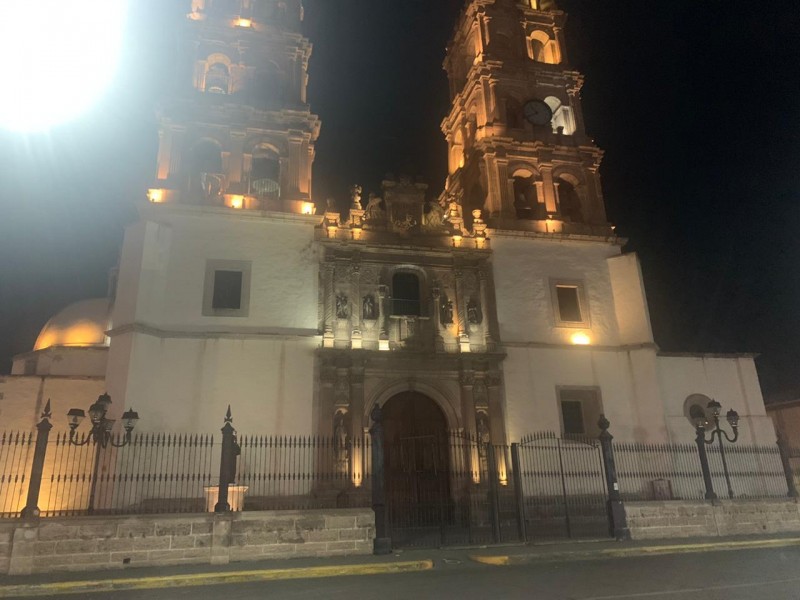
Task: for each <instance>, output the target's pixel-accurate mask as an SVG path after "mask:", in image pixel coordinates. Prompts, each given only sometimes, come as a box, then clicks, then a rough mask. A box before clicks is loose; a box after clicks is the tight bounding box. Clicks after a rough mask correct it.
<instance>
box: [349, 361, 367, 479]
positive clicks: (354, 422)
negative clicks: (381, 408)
mask: <svg viewBox="0 0 800 600" xmlns="http://www.w3.org/2000/svg"><path fill="white" fill-rule="evenodd" d="M364 367H365V365H364V362H363V361H360V360H359V361H356V364H354V365H353V367H352V368H351V369H350V439H351V440H352V443H351V453H350V473H351V474H352V478H351V480H352V483H353V484H354V485H355V486H356V487H358V486H360V485H361V482H362V481H363V477H364V465H365V462H366V461H365V459H366V456H365V455H364V425H365V423H364V371H365V368H364Z"/></svg>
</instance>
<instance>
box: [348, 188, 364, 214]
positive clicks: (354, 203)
mask: <svg viewBox="0 0 800 600" xmlns="http://www.w3.org/2000/svg"><path fill="white" fill-rule="evenodd" d="M361 192H362V188H361V186H360V185H358V184H355V185H354V186H353V187H351V188H350V200H351V203H350V208H352V209H355V210H361Z"/></svg>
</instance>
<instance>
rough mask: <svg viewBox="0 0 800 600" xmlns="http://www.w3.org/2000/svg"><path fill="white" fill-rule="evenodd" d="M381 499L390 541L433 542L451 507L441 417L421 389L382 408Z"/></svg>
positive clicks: (397, 543)
mask: <svg viewBox="0 0 800 600" xmlns="http://www.w3.org/2000/svg"><path fill="white" fill-rule="evenodd" d="M383 424H384V436H385V438H384V440H385V442H384V456H385V469H386V470H385V474H386V475H385V476H386V501H387V512H388V517H389V526H390V529H391V536H392V541H393V543H394V545H395V546H417V545H426V546H430V545H438V544H437V543H436V540H438V539H439V538H440V537H441V531H442V528H443V527H444V526H445V523H446V520H447V518H448V514H449V513H450V512H451V508H450V505H451V498H450V464H449V463H450V456H449V448H448V443H447V440H448V437H447V436H448V434H447V420H446V418H445V416H444V414H443V413H442V411H441V409H440V408H439V407H438V406H437V405H436V403H435V402H434V401H433V400H431V399H430V398H428V397H427V396H425V395H423V394H419V393H416V392H404V393H402V394H398V395H397V396H394V397H393V398H391V399H390V400H389V401H388V402H387V403H386V404H385V405H384V407H383Z"/></svg>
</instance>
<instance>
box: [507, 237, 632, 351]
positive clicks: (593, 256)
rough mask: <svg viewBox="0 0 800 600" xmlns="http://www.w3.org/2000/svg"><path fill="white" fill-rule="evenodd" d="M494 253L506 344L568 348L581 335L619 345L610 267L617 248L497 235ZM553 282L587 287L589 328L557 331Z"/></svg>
mask: <svg viewBox="0 0 800 600" xmlns="http://www.w3.org/2000/svg"><path fill="white" fill-rule="evenodd" d="M492 248H493V251H494V253H493V258H492V263H493V272H494V280H495V287H496V298H497V316H498V319H499V322H500V337H501V340H502V341H503V342H540V343H550V344H568V343H570V338H571V337H572V335H573V334H574V333H575V332H576V331H584V332H586V333H587V334H588V335H589V336H590V337H591V340H592V343H593V344H595V345H617V344H619V343H620V336H619V333H618V327H617V320H616V314H615V309H614V294H613V290H612V285H611V278H610V274H609V268H608V263H607V261H606V259H608V258H609V257H611V256H617V255H619V253H620V249H619V247H618V246H615V245H612V244H608V243H602V242H578V241H566V240H565V241H556V240H541V239H535V238H525V237H518V236H510V235H504V234H502V233H497V232H495V233H494V234H493V237H492ZM551 279H560V280H581V281H583V283H584V286H585V291H586V297H587V299H588V303H589V312H590V316H591V324H590V325H591V326H590V327H588V328H582V329H576V328H572V327H555V323H556V322H555V311H554V306H553V301H552V294H551Z"/></svg>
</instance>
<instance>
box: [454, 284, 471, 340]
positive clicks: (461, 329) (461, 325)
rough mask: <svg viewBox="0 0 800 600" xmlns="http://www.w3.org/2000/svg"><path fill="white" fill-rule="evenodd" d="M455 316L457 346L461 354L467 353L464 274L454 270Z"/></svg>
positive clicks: (467, 334)
mask: <svg viewBox="0 0 800 600" xmlns="http://www.w3.org/2000/svg"><path fill="white" fill-rule="evenodd" d="M455 275H456V309H457V310H456V314H457V315H458V316H457V318H458V324H457V329H458V345H459V347H460V349H461V352H469V331H468V329H467V299H466V298H465V297H464V272H463V271H461V270H460V269H458V270H456V273H455Z"/></svg>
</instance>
